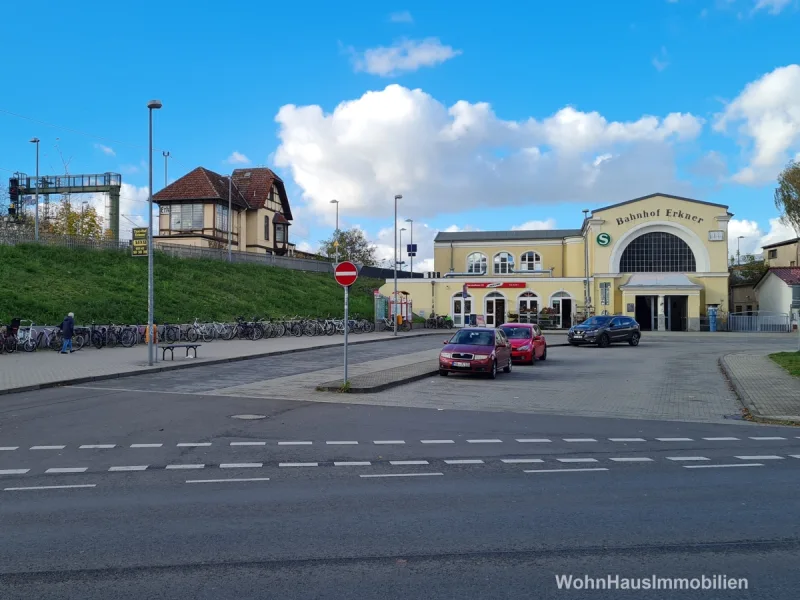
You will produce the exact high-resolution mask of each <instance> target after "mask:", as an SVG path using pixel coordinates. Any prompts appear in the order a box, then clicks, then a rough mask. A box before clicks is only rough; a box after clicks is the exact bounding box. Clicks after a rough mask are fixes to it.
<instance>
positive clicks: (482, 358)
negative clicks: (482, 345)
mask: <svg viewBox="0 0 800 600" xmlns="http://www.w3.org/2000/svg"><path fill="white" fill-rule="evenodd" d="M487 358H489V355H488V354H476V355H475V360H486V359H487Z"/></svg>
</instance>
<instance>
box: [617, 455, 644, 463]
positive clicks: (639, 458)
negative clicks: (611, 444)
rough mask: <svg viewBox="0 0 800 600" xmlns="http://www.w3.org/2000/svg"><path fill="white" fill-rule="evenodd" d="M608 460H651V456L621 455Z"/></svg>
mask: <svg viewBox="0 0 800 600" xmlns="http://www.w3.org/2000/svg"><path fill="white" fill-rule="evenodd" d="M608 460H612V461H614V462H653V459H652V458H647V457H644V456H623V457H621V458H609V459H608Z"/></svg>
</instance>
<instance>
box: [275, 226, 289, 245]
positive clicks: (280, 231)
mask: <svg viewBox="0 0 800 600" xmlns="http://www.w3.org/2000/svg"><path fill="white" fill-rule="evenodd" d="M275 241H276V242H277V243H279V244H283V243H285V242H286V225H284V224H282V223H279V224H277V225H275Z"/></svg>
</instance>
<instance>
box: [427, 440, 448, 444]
mask: <svg viewBox="0 0 800 600" xmlns="http://www.w3.org/2000/svg"><path fill="white" fill-rule="evenodd" d="M420 442H422V443H423V444H455V442H454V441H453V440H420Z"/></svg>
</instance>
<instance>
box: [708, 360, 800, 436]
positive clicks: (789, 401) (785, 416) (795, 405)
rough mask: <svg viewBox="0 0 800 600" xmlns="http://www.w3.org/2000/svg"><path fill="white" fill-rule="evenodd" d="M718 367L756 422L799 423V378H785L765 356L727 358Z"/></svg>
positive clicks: (779, 368) (784, 374) (780, 370)
mask: <svg viewBox="0 0 800 600" xmlns="http://www.w3.org/2000/svg"><path fill="white" fill-rule="evenodd" d="M720 364H721V365H722V368H723V370H724V371H725V374H726V375H727V376H728V379H729V380H730V382H731V384H732V385H733V387H734V389H735V390H736V393H737V395H738V396H739V398H740V399H741V401H742V403H743V404H744V405H745V407H747V409H748V410H749V411H750V413H751V414H752V415H753V416H754V417H755V418H756V419H760V420H770V421H798V422H800V378H798V377H793V376H791V375H789V373H787V372H786V371H785V370H784V369H783V368H781V367H779V366H778V365H776V364H775V363H774V362H773V361H772V360H771V359H770V358H769V355H768V354H764V353H759V354H755V353H741V354H727V355H725V356H723V357H722V358H721V359H720Z"/></svg>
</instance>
